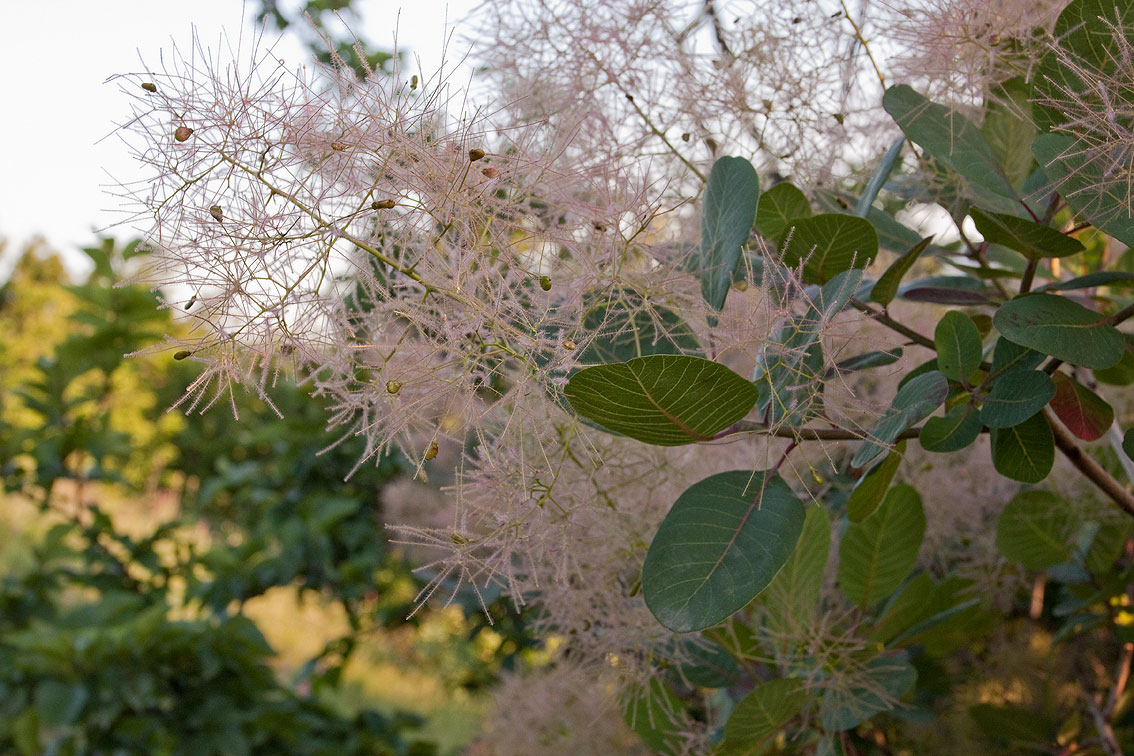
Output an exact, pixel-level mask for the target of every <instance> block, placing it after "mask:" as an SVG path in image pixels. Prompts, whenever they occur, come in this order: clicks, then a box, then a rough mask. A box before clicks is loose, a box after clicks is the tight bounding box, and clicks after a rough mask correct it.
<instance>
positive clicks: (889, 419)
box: [851, 370, 949, 467]
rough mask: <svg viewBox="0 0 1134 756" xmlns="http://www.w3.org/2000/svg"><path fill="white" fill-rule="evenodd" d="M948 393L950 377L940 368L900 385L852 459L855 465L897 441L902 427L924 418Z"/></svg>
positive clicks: (869, 458) (874, 455) (861, 465)
mask: <svg viewBox="0 0 1134 756" xmlns="http://www.w3.org/2000/svg"><path fill="white" fill-rule="evenodd" d="M948 395H949V381H948V380H946V378H945V376H944V375H942V374H941V373H940V372H939V371H937V370H932V371H930V372H928V373H924V374H922V375H919V376H917V377H916V378H914V379H912V380H911V381H909V382H908V383H906V385H904V386H902V387H901V388H900V389H898V393H897V394H895V396H894V401H893V402H892V403H891V404H890V409H888V410H886V413H885V414H884V415H883V416H882V418H881V419H880V420H879V421H878V422H877V423H876V424H875V426H874V428H872V429H871V431H870V436H869V439H868V440H867V441H865V442H864V443H863V444H862V446H860V447H859V449H858V451H857V452H855V455H854V457H853V458H852V459H851V465H852V466H853V467H863V466H864V465H866V464H867V463H868V462H870V461H871V460H872V459H874V458H875V457H877V456H878V455H879V454H881V453H882V451H883V450H884V449H885V448H886V447H887V446H888V445H889V444H890V443H892V442H893V441H894V439H896V438H897V437H898V436H899V435H900V434H901V433H902V431H904V430H906V429H907V428H909V427H911V426H912V425H914V424H915V423H917V422H919V421H920V420H923V419H925V418H926V417H928V416H929V415H930V414H932V412H933V410H935V409H937V408H938V407H939V406H941V403H942V402H944V401H945V397H946V396H948Z"/></svg>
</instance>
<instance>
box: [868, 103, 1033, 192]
mask: <svg viewBox="0 0 1134 756" xmlns="http://www.w3.org/2000/svg"><path fill="white" fill-rule="evenodd" d="M882 107H884V108H885V109H886V112H887V113H889V114H890V115H891V116H892V117H893V119H894V120H895V121H896V122H897V123H898V126H899V127H900V128H901V129H902V132H903V133H904V134H905V135H906V136H908V137H909V138H910V139H911V140H912V141H914V142H916V143H917V144H919V145H921V146H922V148H924V149H925V151H926V152H927V153H929V154H930V155H931V156H933V157H934V158H936V159H937V160H939V161H941V162H942V163H944V164H945V165H947V166H949V167H950V168H952V169H953V170H954V171H956V172H957V173H958V174H960V175H961V176H962V177H964V178H965V179H966V180H967V181H968V182H969V183H970V184H971V185H972V186H973V187H980V188H983V189H985V190H987V191H989V192H992V193H993V194H994V195H999V196H1001V197H1006V198H1009V199H1012V200H1016V199H1018V195H1017V194H1016V190H1015V189H1014V188H1013V187H1012V183H1011V182H1010V181H1009V180H1008V177H1007V176H1005V175H1004V171H1003V170H1001V168H1000V162H999V161H998V160H997V159H996V154H995V153H994V152H993V150H992V148H991V147H990V146H989V144H988V142H987V141H985V138H984V136H983V135H982V134H981V133H980V129H978V128H977V127H976V126H975V125H973V123H972V122H971V121H970V120H969V119H967V118H965V117H964V116H963V115H961V114H960V113H958V112H957V111H955V110H951V109H949V108H947V107H945V106H944V105H938V104H936V103H933V102H930V101H929V100H927V99H926V98H925V97H923V96H922V95H920V94H918V93H917V92H915V91H914V90H913V89H912V88H910V87H908V86H906V85H905V84H899V85H897V86H894V87H890V88H889V89H887V90H886V94H885V95H884V96H883V97H882Z"/></svg>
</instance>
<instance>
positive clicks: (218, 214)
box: [209, 205, 224, 220]
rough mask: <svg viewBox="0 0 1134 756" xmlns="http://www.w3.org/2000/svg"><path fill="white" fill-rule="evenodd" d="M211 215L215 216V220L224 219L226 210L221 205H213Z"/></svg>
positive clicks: (210, 210)
mask: <svg viewBox="0 0 1134 756" xmlns="http://www.w3.org/2000/svg"><path fill="white" fill-rule="evenodd" d="M209 215H211V216H213V219H214V220H224V211H223V210H221V206H220V205H213V206H212V207H210V208H209Z"/></svg>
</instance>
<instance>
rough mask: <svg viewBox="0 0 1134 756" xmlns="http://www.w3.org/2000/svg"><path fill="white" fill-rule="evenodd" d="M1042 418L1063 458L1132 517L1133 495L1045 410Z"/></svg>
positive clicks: (1133, 513) (1133, 511)
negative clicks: (1045, 420)
mask: <svg viewBox="0 0 1134 756" xmlns="http://www.w3.org/2000/svg"><path fill="white" fill-rule="evenodd" d="M1044 417H1045V418H1046V419H1047V424H1048V425H1050V426H1051V432H1052V435H1054V436H1055V445H1056V446H1057V447H1058V448H1059V451H1061V452H1063V456H1065V457H1067V459H1068V460H1069V461H1070V462H1071V464H1073V465H1074V466H1075V468H1076V469H1077V470H1078V471H1079V472H1081V473H1082V474H1083V475H1085V476H1086V477H1087V479H1088V480H1090V481H1091V482H1092V483H1094V484H1095V485H1096V486H1097V487H1098V488H1099V490H1101V491H1102V492H1103V493H1105V494H1106V495H1107V496H1109V497H1110V498H1111V499H1112V500H1113V501H1114V503H1115V504H1117V505H1118V506H1120V507H1122V509H1123V511H1125V512H1126V514H1128V515H1130V516H1131V517H1134V494H1131V493H1130V492H1129V491H1127V490H1126V489H1125V488H1124V487H1123V486H1122V484H1121V483H1119V482H1118V481H1117V480H1115V479H1114V477H1112V476H1111V474H1110V473H1108V472H1107V471H1106V470H1104V469H1103V468H1102V466H1101V465H1100V464H1099V463H1098V462H1096V461H1095V460H1094V459H1093V458H1092V457H1091V456H1090V455H1089V454H1087V453H1086V452H1084V451H1083V450H1082V449H1081V448H1079V445H1078V444H1077V443H1075V438H1074V437H1073V436H1072V435H1071V432H1070V431H1068V430H1067V429H1066V428H1064V427H1063V424H1062V423H1061V422H1059V421H1058V420H1057V419H1055V417H1053V416H1052V414H1051V412H1050V410H1048V409H1047V408H1044Z"/></svg>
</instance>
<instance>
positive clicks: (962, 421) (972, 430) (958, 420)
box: [918, 402, 983, 452]
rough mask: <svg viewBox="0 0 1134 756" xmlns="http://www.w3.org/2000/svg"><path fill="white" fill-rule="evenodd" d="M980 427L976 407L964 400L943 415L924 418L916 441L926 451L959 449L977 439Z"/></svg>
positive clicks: (953, 450) (952, 450)
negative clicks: (923, 423)
mask: <svg viewBox="0 0 1134 756" xmlns="http://www.w3.org/2000/svg"><path fill="white" fill-rule="evenodd" d="M982 427H983V425H982V424H981V421H980V415H979V413H978V412H977V410H976V408H975V407H973V406H972V405H971V404H969V403H968V402H965V403H964V404H959V405H957V406H956V407H954V408H953V409H951V410H949V411H948V412H946V413H945V416H944V417H931V418H929V419H928V420H926V421H925V425H924V426H923V427H922V429H921V434H920V435H919V436H918V441H920V442H921V448H922V449H925V450H926V451H931V452H955V451H960V450H961V449H964V448H965V447H966V446H968V445H969V444H971V443H972V442H973V441H976V440H977V436H979V435H980V431H981V428H982Z"/></svg>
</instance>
